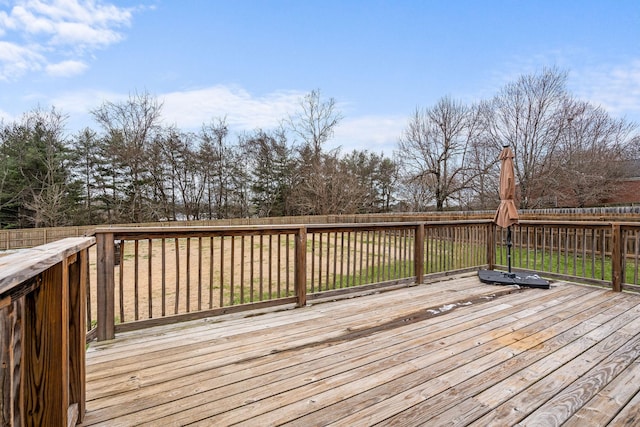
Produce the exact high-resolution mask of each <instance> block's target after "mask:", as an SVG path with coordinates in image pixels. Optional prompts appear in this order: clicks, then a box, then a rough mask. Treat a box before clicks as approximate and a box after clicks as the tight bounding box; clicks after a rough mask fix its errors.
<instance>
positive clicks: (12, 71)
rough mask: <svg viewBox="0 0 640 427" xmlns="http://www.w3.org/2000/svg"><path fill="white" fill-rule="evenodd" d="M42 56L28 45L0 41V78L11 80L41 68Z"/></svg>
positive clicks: (43, 60)
mask: <svg viewBox="0 0 640 427" xmlns="http://www.w3.org/2000/svg"><path fill="white" fill-rule="evenodd" d="M44 62H45V59H44V57H43V56H42V55H41V54H40V53H38V52H36V51H34V50H33V49H30V48H28V47H24V46H20V45H17V44H15V43H10V42H5V41H0V80H11V79H13V78H15V77H18V76H20V75H22V74H24V73H26V72H28V71H37V70H40V69H41V68H42V63H44Z"/></svg>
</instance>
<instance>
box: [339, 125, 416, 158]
mask: <svg viewBox="0 0 640 427" xmlns="http://www.w3.org/2000/svg"><path fill="white" fill-rule="evenodd" d="M406 125H407V117H406V116H403V117H401V116H361V117H353V118H349V117H347V118H345V119H344V120H343V121H342V122H341V123H340V125H339V126H338V127H337V128H336V131H335V135H334V139H333V140H332V141H330V142H329V144H330V145H331V146H334V147H335V146H341V147H342V148H343V150H345V151H351V150H354V149H357V150H369V151H371V152H376V153H377V152H380V151H384V153H385V154H386V155H387V156H391V152H392V151H393V150H394V149H395V146H396V142H397V141H398V138H399V137H400V136H401V134H402V131H403V129H404V128H405V127H406Z"/></svg>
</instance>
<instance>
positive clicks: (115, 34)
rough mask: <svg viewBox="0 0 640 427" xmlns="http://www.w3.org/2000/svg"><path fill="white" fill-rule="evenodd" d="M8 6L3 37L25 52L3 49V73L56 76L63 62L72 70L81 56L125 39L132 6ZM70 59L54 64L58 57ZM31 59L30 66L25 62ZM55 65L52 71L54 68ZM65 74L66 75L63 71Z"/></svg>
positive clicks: (80, 0) (33, 2) (1, 21)
mask: <svg viewBox="0 0 640 427" xmlns="http://www.w3.org/2000/svg"><path fill="white" fill-rule="evenodd" d="M11 4H13V7H12V8H11V9H10V11H8V13H7V12H0V36H3V37H4V38H5V39H6V40H7V41H5V42H4V43H6V44H8V45H9V46H10V47H11V48H12V50H13V51H14V52H15V51H17V50H19V51H21V52H22V54H21V55H15V54H13V55H6V54H5V55H2V54H0V78H3V79H5V80H6V79H9V78H17V77H19V76H21V75H22V74H24V73H26V72H28V71H37V70H41V69H45V70H46V71H47V72H48V73H49V74H51V75H58V74H56V72H57V71H58V70H60V68H61V64H63V65H64V66H66V67H67V69H68V68H69V66H70V65H72V64H75V66H74V67H73V70H74V72H76V73H78V72H82V71H84V70H85V69H86V64H85V66H84V67H80V66H79V64H80V63H84V61H81V59H82V57H83V56H84V55H85V54H90V53H91V52H93V51H95V50H96V49H100V48H104V47H107V46H109V45H111V44H114V43H117V42H119V41H121V40H122V38H123V35H122V33H121V32H120V30H121V28H122V27H127V26H129V25H130V24H131V19H132V14H133V9H131V8H122V7H117V6H115V5H112V4H107V3H104V2H101V1H95V0H53V1H42V0H17V1H14V2H11ZM60 56H64V57H67V58H69V60H67V61H63V62H60V63H58V64H56V61H57V60H56V59H55V58H57V57H60ZM25 58H28V61H29V62H30V64H31V65H28V66H26V65H25V61H24V59H25ZM51 70H54V73H51V72H50V71H51ZM62 75H68V74H67V73H62Z"/></svg>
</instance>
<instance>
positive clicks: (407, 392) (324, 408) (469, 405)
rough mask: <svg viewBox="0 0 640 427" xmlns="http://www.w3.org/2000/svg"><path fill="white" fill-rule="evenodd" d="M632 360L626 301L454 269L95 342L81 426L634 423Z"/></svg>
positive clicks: (637, 324)
mask: <svg viewBox="0 0 640 427" xmlns="http://www.w3.org/2000/svg"><path fill="white" fill-rule="evenodd" d="M639 361H640V296H638V295H631V294H624V293H614V292H611V291H606V290H603V289H598V288H594V287H587V286H580V285H575V284H569V283H566V282H556V283H553V284H552V287H551V289H548V290H543V289H520V290H518V289H515V288H511V287H501V286H490V285H485V284H481V283H480V282H479V281H478V280H477V277H475V276H474V275H465V276H458V277H455V278H453V279H449V280H444V281H441V282H436V283H431V284H428V285H420V286H413V287H408V288H401V289H396V290H393V291H389V292H379V293H374V294H372V295H367V296H361V297H357V298H351V299H346V300H339V301H334V302H326V303H322V304H314V305H312V306H309V307H306V308H304V309H296V310H287V311H279V312H270V313H265V314H261V315H259V316H255V317H240V316H238V315H234V316H229V317H227V318H217V319H208V320H201V321H194V322H188V323H185V324H179V325H172V326H163V327H156V328H150V329H148V330H144V331H135V332H128V333H124V334H121V335H119V336H118V337H117V338H116V340H114V341H112V342H107V343H94V344H92V346H91V348H90V349H89V350H88V352H87V380H88V382H87V395H88V402H87V414H86V416H85V420H84V423H83V424H82V425H83V426H90V425H91V426H93V425H108V426H129V425H149V426H154V425H162V426H182V425H202V426H206V425H216V426H224V425H232V424H239V425H256V426H267V425H282V424H286V425H291V426H309V425H341V426H354V425H375V424H380V425H425V424H428V425H441V424H451V423H455V424H457V425H479V426H480V425H482V426H484V425H492V424H493V425H515V424H518V423H520V424H521V425H560V424H562V423H563V422H566V423H567V425H607V423H611V425H625V423H627V424H626V425H633V423H634V422H636V421H633V420H635V418H634V417H637V415H636V414H637V412H634V410H637V409H638V406H639V405H640V399H639V398H638V396H640V394H639V393H638V391H639V390H640V382H639V381H638V378H639V377H640V362H639ZM629 420H631V421H629Z"/></svg>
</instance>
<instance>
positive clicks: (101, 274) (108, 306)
mask: <svg viewBox="0 0 640 427" xmlns="http://www.w3.org/2000/svg"><path fill="white" fill-rule="evenodd" d="M96 251H97V260H96V264H97V278H96V285H97V288H98V289H97V292H98V295H97V303H98V327H97V334H98V341H104V340H111V339H113V338H115V314H114V290H115V281H114V275H113V268H114V243H113V233H102V232H100V233H96Z"/></svg>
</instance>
